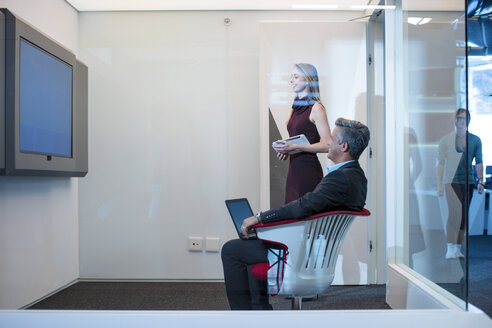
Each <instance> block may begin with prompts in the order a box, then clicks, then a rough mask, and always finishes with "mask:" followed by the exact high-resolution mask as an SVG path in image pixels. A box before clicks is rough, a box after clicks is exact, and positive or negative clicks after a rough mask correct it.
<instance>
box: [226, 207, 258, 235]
mask: <svg viewBox="0 0 492 328" xmlns="http://www.w3.org/2000/svg"><path fill="white" fill-rule="evenodd" d="M225 204H226V206H227V209H228V210H229V214H230V215H231V219H232V222H233V223H234V227H236V231H237V234H238V236H239V238H241V239H245V238H244V236H243V234H242V233H241V225H242V224H243V221H244V219H246V218H249V217H250V216H253V215H254V214H253V211H252V210H251V206H249V202H248V200H247V199H246V198H238V199H228V200H226V201H225ZM248 236H249V239H256V238H257V237H256V232H254V231H253V230H250V232H249V235H248Z"/></svg>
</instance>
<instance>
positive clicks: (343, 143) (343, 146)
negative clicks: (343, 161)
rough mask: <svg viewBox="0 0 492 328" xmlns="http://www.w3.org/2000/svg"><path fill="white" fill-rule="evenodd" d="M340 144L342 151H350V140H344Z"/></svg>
mask: <svg viewBox="0 0 492 328" xmlns="http://www.w3.org/2000/svg"><path fill="white" fill-rule="evenodd" d="M340 146H341V147H342V151H343V152H344V153H347V152H348V151H349V144H348V142H342V143H341V144H340Z"/></svg>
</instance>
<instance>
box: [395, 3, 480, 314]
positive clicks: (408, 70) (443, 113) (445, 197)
mask: <svg viewBox="0 0 492 328" xmlns="http://www.w3.org/2000/svg"><path fill="white" fill-rule="evenodd" d="M417 18H419V19H418V20H417ZM424 18H425V19H424ZM403 22H404V23H403V24H404V29H403V30H404V40H403V68H404V74H403V86H404V93H403V100H404V102H403V105H404V107H403V108H404V110H402V111H400V112H399V114H398V115H399V116H398V117H399V119H400V120H401V121H402V122H404V124H403V126H405V130H404V131H402V132H403V133H404V135H403V137H404V139H403V142H404V147H403V150H402V153H401V154H400V158H402V159H403V160H402V161H403V163H404V175H405V179H404V180H403V181H404V182H405V190H407V193H406V196H405V197H404V202H405V204H404V205H405V206H404V207H403V209H404V211H405V213H403V216H402V217H403V219H402V222H401V223H400V227H401V228H402V231H403V234H402V235H401V236H402V238H403V240H400V241H399V242H398V244H399V245H402V247H403V254H402V256H401V257H400V259H399V261H401V263H402V264H404V265H406V266H408V267H410V268H411V269H413V270H414V271H415V272H416V273H417V274H419V275H421V276H423V277H425V278H426V279H428V280H430V281H431V282H433V283H434V284H436V285H434V286H435V288H436V289H439V288H438V287H437V286H441V287H443V288H444V289H446V290H447V291H448V292H450V293H451V294H454V295H455V296H458V298H453V297H452V296H450V298H452V299H455V301H456V303H457V304H459V305H460V306H463V307H465V303H464V302H463V301H460V299H461V300H466V265H465V263H466V261H465V255H466V241H465V238H464V237H465V227H466V225H465V222H466V221H465V218H466V216H467V213H466V212H467V208H468V207H467V206H463V204H467V205H468V204H469V203H470V199H471V195H472V192H473V188H474V178H473V174H472V173H471V172H472V170H471V168H472V161H473V160H475V162H476V164H480V163H481V162H482V158H481V149H478V145H479V140H480V139H479V138H478V137H476V136H472V135H471V134H470V135H469V143H470V144H469V145H468V146H469V148H468V154H469V156H468V158H467V157H466V154H467V142H466V135H467V134H466V133H467V124H466V123H467V120H466V110H465V111H460V112H459V115H458V116H459V118H456V117H455V116H456V109H457V108H461V107H466V74H465V73H466V71H465V60H466V57H465V55H466V53H465V47H464V44H465V42H464V40H465V24H464V17H463V13H462V12H415V11H404V17H403ZM416 22H417V23H416ZM463 115H464V116H465V120H464V121H463V124H462V122H461V120H462V119H461V117H462V116H463ZM455 123H456V124H455ZM471 140H473V141H471ZM477 140H478V142H477ZM471 143H476V145H477V147H476V151H473V152H472V149H471V148H470V147H471ZM477 169H478V170H480V167H479V166H477ZM436 191H437V192H436ZM448 245H449V246H448ZM441 291H442V289H441ZM444 293H445V294H447V293H446V292H444Z"/></svg>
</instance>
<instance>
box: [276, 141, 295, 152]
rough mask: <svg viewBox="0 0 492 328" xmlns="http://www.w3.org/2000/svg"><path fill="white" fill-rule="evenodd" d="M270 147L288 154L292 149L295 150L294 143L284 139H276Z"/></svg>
mask: <svg viewBox="0 0 492 328" xmlns="http://www.w3.org/2000/svg"><path fill="white" fill-rule="evenodd" d="M272 147H273V149H275V151H276V152H277V153H281V154H288V153H289V152H291V151H293V150H297V148H296V147H297V145H296V144H293V143H292V142H288V141H284V140H279V141H277V142H276V143H275V144H274V145H272Z"/></svg>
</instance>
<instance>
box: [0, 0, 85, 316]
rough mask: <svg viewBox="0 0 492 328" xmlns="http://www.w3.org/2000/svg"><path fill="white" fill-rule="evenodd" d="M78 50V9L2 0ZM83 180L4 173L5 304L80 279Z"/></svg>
mask: <svg viewBox="0 0 492 328" xmlns="http://www.w3.org/2000/svg"><path fill="white" fill-rule="evenodd" d="M0 7H2V8H8V9H10V10H11V11H13V12H14V13H15V14H17V15H18V16H20V17H21V18H23V19H24V20H26V21H28V22H29V23H30V24H31V25H33V26H35V27H36V28H37V29H39V30H41V31H43V32H44V33H45V34H47V35H49V36H50V37H51V38H53V39H55V40H56V41H58V42H59V43H61V44H62V45H64V46H65V47H67V48H69V49H70V50H72V51H74V52H76V51H77V43H78V34H77V29H78V27H77V24H78V22H77V19H78V18H77V12H76V11H75V10H74V9H73V8H72V7H71V6H69V5H68V4H67V3H66V2H65V1H63V0H43V1H36V0H23V1H19V0H12V1H6V0H3V1H0ZM78 269H79V267H78V219H77V179H69V178H46V177H43V178H40V177H0V308H9V309H14V308H19V307H22V306H24V305H26V304H28V303H30V302H33V301H35V300H37V299H38V298H40V297H43V296H44V295H46V294H48V293H50V292H52V291H53V290H55V289H57V288H60V287H62V286H64V285H66V284H67V283H69V282H71V281H73V280H74V279H76V278H78V275H79V270H78Z"/></svg>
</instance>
